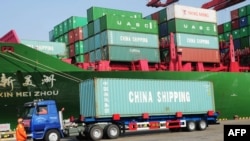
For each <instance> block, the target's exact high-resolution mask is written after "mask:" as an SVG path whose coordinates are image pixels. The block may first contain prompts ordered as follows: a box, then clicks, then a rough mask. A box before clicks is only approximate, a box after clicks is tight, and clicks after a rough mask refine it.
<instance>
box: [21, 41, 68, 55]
mask: <svg viewBox="0 0 250 141" xmlns="http://www.w3.org/2000/svg"><path fill="white" fill-rule="evenodd" d="M21 43H22V44H24V45H27V46H29V47H31V48H33V49H35V50H39V51H41V52H43V53H46V54H48V55H58V56H65V57H67V56H68V54H67V47H66V44H65V43H58V42H49V41H38V40H21Z"/></svg>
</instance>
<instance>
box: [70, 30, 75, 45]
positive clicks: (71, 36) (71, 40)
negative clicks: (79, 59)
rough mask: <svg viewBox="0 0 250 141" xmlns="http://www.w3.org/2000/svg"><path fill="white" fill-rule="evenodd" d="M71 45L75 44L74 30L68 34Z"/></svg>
mask: <svg viewBox="0 0 250 141" xmlns="http://www.w3.org/2000/svg"><path fill="white" fill-rule="evenodd" d="M68 40H69V44H73V43H74V42H75V33H74V30H71V31H69V33H68Z"/></svg>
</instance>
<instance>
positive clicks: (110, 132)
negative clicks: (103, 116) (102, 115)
mask: <svg viewBox="0 0 250 141" xmlns="http://www.w3.org/2000/svg"><path fill="white" fill-rule="evenodd" d="M120 132H121V131H120V128H119V127H118V126H117V125H115V124H109V125H107V126H106V127H105V135H106V136H107V138H108V139H116V138H118V137H119V136H120Z"/></svg>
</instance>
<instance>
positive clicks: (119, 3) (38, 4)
mask: <svg viewBox="0 0 250 141" xmlns="http://www.w3.org/2000/svg"><path fill="white" fill-rule="evenodd" d="M148 1H149V0H1V6H0V37H2V36H3V35H5V34H6V33H7V32H9V31H10V30H15V31H16V33H17V35H18V37H19V39H27V40H40V41H49V31H51V30H52V29H53V28H54V26H55V25H57V24H59V23H61V22H62V21H64V20H65V19H67V18H69V17H71V16H81V17H87V9H89V8H90V7H92V6H99V7H105V8H112V9H120V10H126V11H135V12H141V13H142V15H143V17H145V16H148V15H150V14H152V13H154V12H157V11H159V10H161V9H162V8H163V7H159V8H154V7H147V6H146V4H147V3H148ZM209 1H211V0H179V1H178V2H177V3H179V4H181V5H186V6H193V7H197V8H199V7H201V6H202V4H204V3H206V2H209ZM162 2H163V3H164V2H166V0H162ZM248 4H250V0H246V1H245V2H242V3H240V4H237V5H235V6H231V7H230V8H227V9H224V10H222V11H219V12H218V13H217V18H218V20H217V21H218V24H221V23H225V22H227V21H230V11H231V10H234V9H237V8H239V7H242V6H244V5H248Z"/></svg>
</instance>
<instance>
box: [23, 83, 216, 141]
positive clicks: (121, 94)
mask: <svg viewBox="0 0 250 141" xmlns="http://www.w3.org/2000/svg"><path fill="white" fill-rule="evenodd" d="M79 100H80V105H79V106H80V111H79V116H78V117H77V118H74V117H73V116H71V117H70V118H67V119H64V118H63V109H62V110H59V109H58V108H57V103H56V101H54V100H34V101H30V102H27V103H25V104H24V109H25V110H24V113H23V118H24V125H25V128H26V131H27V133H28V136H29V137H31V138H33V140H35V141H36V140H44V141H59V140H60V138H63V137H68V136H77V137H79V138H80V137H87V138H89V139H90V140H101V139H102V138H104V137H105V138H109V139H115V138H118V137H119V136H120V135H121V134H122V133H125V132H129V131H133V132H135V131H142V130H160V129H168V130H170V131H173V132H174V131H179V130H182V129H183V130H187V131H194V130H205V129H206V128H207V127H208V125H209V124H210V123H211V124H212V123H219V122H218V121H217V118H218V116H219V115H218V113H217V112H216V111H215V102H214V90H213V84H212V83H211V82H209V81H190V80H188V81H184V80H155V79H128V78H92V79H88V80H85V81H83V82H81V83H80V84H79ZM40 109H43V110H44V109H45V110H46V112H44V111H43V113H39V112H40Z"/></svg>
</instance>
